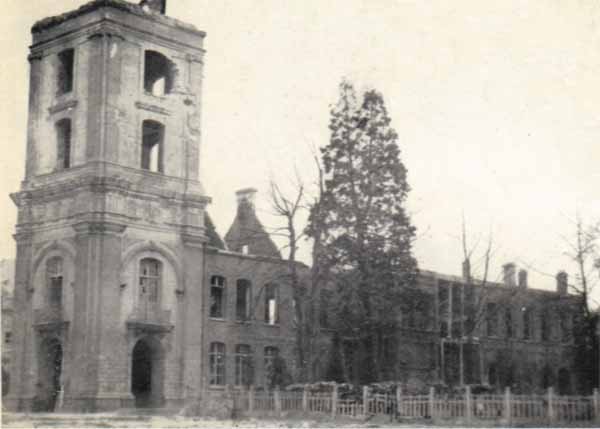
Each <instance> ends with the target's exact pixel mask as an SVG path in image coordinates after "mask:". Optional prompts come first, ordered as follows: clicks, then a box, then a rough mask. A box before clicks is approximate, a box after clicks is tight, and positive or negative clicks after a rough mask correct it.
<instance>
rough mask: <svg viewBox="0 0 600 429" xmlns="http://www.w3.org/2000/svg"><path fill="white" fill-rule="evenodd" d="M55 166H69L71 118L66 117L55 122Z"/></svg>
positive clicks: (59, 167) (60, 167) (60, 168)
mask: <svg viewBox="0 0 600 429" xmlns="http://www.w3.org/2000/svg"><path fill="white" fill-rule="evenodd" d="M56 167H57V169H58V170H62V169H65V168H69V167H71V120H70V119H66V118H65V119H61V120H60V121H58V122H57V123H56Z"/></svg>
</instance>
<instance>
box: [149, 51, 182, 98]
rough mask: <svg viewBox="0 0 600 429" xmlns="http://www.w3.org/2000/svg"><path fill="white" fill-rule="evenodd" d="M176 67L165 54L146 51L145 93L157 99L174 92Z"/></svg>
mask: <svg viewBox="0 0 600 429" xmlns="http://www.w3.org/2000/svg"><path fill="white" fill-rule="evenodd" d="M174 80H175V65H174V64H173V62H172V61H170V60H169V59H168V58H167V57H165V56H164V55H163V54H160V53H158V52H156V51H146V53H145V55H144V91H145V92H147V93H148V94H152V95H155V96H157V97H160V96H163V95H165V94H169V93H170V92H171V91H172V90H173V83H174Z"/></svg>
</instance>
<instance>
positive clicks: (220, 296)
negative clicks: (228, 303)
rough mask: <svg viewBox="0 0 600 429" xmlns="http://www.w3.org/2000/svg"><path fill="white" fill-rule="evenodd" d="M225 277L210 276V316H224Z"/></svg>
mask: <svg viewBox="0 0 600 429" xmlns="http://www.w3.org/2000/svg"><path fill="white" fill-rule="evenodd" d="M224 306H225V277H222V276H212V277H211V278H210V317H218V318H222V317H225V308H224Z"/></svg>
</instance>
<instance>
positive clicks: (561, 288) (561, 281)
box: [556, 271, 569, 295]
mask: <svg viewBox="0 0 600 429" xmlns="http://www.w3.org/2000/svg"><path fill="white" fill-rule="evenodd" d="M568 289H569V275H568V274H567V273H566V272H565V271H559V272H558V274H556V292H558V293H559V294H560V295H566V294H567V291H568Z"/></svg>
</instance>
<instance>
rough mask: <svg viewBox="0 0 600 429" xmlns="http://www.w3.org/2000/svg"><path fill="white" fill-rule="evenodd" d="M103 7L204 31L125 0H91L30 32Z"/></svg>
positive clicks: (41, 29) (35, 31)
mask: <svg viewBox="0 0 600 429" xmlns="http://www.w3.org/2000/svg"><path fill="white" fill-rule="evenodd" d="M103 7H112V8H114V9H119V10H122V11H125V12H129V13H131V14H134V15H137V16H140V17H143V18H145V19H150V20H152V21H155V22H160V23H163V24H167V25H172V26H176V27H179V28H181V29H184V30H187V31H193V32H195V33H200V34H202V35H205V33H204V32H203V31H200V30H198V29H197V28H196V27H195V26H193V25H191V24H187V23H185V22H182V21H179V20H177V19H175V18H170V17H168V16H165V15H163V14H161V13H160V12H154V11H148V12H147V11H145V10H144V9H143V8H142V6H140V5H137V4H133V3H129V2H127V1H125V0H92V1H90V2H89V3H86V4H84V5H83V6H81V7H79V8H78V9H75V10H72V11H70V12H66V13H63V14H61V15H56V16H51V17H48V18H44V19H42V20H40V21H38V22H36V23H35V24H34V25H33V27H31V32H32V33H34V34H35V33H40V32H42V31H44V30H47V29H49V28H51V27H55V26H57V25H59V24H62V23H63V22H65V21H68V20H69V19H73V18H76V17H78V16H81V15H84V14H86V13H89V12H93V11H95V10H97V9H100V8H103Z"/></svg>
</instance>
